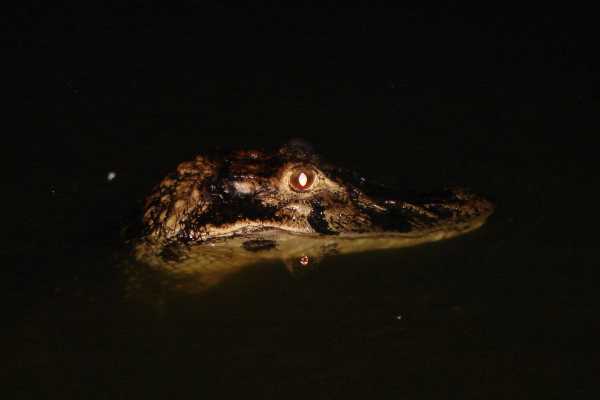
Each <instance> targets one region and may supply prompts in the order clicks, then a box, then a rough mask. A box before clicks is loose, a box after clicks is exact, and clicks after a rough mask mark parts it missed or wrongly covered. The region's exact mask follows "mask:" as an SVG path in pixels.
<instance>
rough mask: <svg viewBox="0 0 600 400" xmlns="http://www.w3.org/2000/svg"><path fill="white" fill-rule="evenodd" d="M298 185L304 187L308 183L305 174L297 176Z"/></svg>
mask: <svg viewBox="0 0 600 400" xmlns="http://www.w3.org/2000/svg"><path fill="white" fill-rule="evenodd" d="M298 183H299V184H300V186H302V187H305V186H306V184H307V183H308V176H306V174H305V173H304V172H301V173H300V175H299V176H298Z"/></svg>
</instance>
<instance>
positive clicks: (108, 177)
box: [106, 171, 117, 182]
mask: <svg viewBox="0 0 600 400" xmlns="http://www.w3.org/2000/svg"><path fill="white" fill-rule="evenodd" d="M116 177H117V173H116V172H114V171H110V172H109V173H108V175H106V180H107V181H109V182H110V181H112V180H113V179H115V178H116Z"/></svg>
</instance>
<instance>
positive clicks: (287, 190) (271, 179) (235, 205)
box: [138, 144, 493, 268]
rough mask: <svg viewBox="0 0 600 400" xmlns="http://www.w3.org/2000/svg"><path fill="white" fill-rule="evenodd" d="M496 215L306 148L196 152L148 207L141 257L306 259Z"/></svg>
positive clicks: (433, 236) (449, 231)
mask: <svg viewBox="0 0 600 400" xmlns="http://www.w3.org/2000/svg"><path fill="white" fill-rule="evenodd" d="M492 211H493V205H492V204H491V203H490V202H489V201H487V200H486V199H484V198H483V197H480V196H478V195H475V194H473V193H471V192H470V191H468V190H466V189H461V188H448V189H445V190H442V191H439V192H437V193H431V194H427V195H420V196H415V195H407V194H406V193H404V194H401V193H400V192H398V191H395V190H392V189H390V188H388V187H386V186H383V185H377V184H373V183H371V182H370V181H368V180H366V179H364V178H362V177H361V176H360V175H357V174H355V173H353V172H350V171H348V170H346V169H343V168H338V167H334V166H331V165H329V164H327V163H325V162H323V161H322V160H321V159H320V158H319V157H318V156H317V155H316V154H315V153H314V152H313V151H312V150H311V149H310V148H309V147H308V146H306V145H303V144H291V145H287V146H284V147H283V148H281V149H279V150H278V151H276V152H273V153H267V152H264V151H259V150H251V151H233V152H229V153H225V154H219V155H213V156H205V155H202V156H198V157H196V158H195V159H194V160H193V161H188V162H184V163H182V164H180V165H179V166H178V167H177V170H176V171H175V172H174V173H172V174H171V175H169V176H167V177H166V178H165V179H163V181H162V182H161V183H160V184H159V185H158V186H157V187H156V188H155V189H154V191H153V192H152V193H151V194H150V196H149V197H148V198H147V199H146V202H145V210H144V215H143V223H144V229H145V231H144V235H143V239H142V240H141V242H140V243H142V245H141V246H138V250H139V249H142V250H140V251H138V255H140V254H142V255H147V254H148V252H149V249H151V252H152V253H153V254H155V255H157V256H163V258H168V257H167V255H168V254H172V253H173V251H172V250H173V249H182V248H186V249H189V248H196V249H200V250H198V251H197V253H198V252H199V253H200V254H204V256H203V257H204V258H203V260H204V261H202V262H203V263H204V264H207V263H211V262H212V263H213V264H214V265H217V264H227V263H229V264H236V263H249V262H251V261H252V260H255V259H257V258H261V257H262V258H264V257H265V255H266V257H267V258H283V259H288V258H296V259H300V260H303V258H302V257H307V256H313V258H314V257H317V258H318V257H319V256H321V255H323V254H325V253H349V252H355V251H364V250H370V249H382V248H392V247H401V246H408V245H414V244H419V243H424V242H429V241H435V240H440V239H444V238H449V237H453V236H456V235H459V234H462V233H465V232H468V231H470V230H473V229H475V228H477V227H479V226H481V225H482V224H483V223H484V222H485V220H486V218H487V217H488V216H489V215H490V214H491V213H492ZM202 245H205V246H202ZM224 249H227V250H224ZM215 251H216V252H219V251H221V253H220V255H219V256H209V254H212V253H214V252H215ZM140 258H144V257H140ZM242 259H243V261H240V260H242ZM223 260H225V261H223ZM219 261H220V262H219ZM304 261H306V259H304ZM302 264H304V263H302ZM215 268H216V267H215Z"/></svg>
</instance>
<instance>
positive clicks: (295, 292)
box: [1, 42, 600, 399]
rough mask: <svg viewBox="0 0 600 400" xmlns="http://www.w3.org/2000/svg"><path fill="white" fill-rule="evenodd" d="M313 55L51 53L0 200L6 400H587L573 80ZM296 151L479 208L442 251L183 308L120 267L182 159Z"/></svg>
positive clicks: (592, 243)
mask: <svg viewBox="0 0 600 400" xmlns="http://www.w3.org/2000/svg"><path fill="white" fill-rule="evenodd" d="M515 43H517V42H515ZM519 43H521V42H519ZM180 46H184V45H180ZM363 46H364V44H363ZM164 47H166V46H165V45H164V44H163V50H164ZM62 49H63V50H64V48H62ZM121 50H122V52H126V46H123V48H122V49H121ZM66 53H67V51H66V50H64V52H63V53H60V54H63V55H64V54H66ZM119 54H121V53H119ZM320 54H321V55H322V56H323V58H322V59H321V60H322V64H319V65H320V66H319V67H318V66H316V65H315V64H313V63H311V62H309V61H300V60H299V61H298V63H291V64H294V65H293V66H291V67H290V68H289V70H286V71H287V72H281V64H276V65H273V64H270V63H268V62H264V63H262V64H260V66H261V68H258V67H257V65H255V64H252V66H251V67H248V68H247V69H245V70H244V71H245V73H241V74H236V73H233V72H232V70H231V68H232V67H231V64H232V63H231V61H232V60H230V59H228V60H227V63H226V64H227V68H226V69H225V70H224V71H219V72H216V71H214V70H211V73H210V74H209V73H208V72H207V71H204V73H205V74H201V73H197V71H196V70H194V68H192V67H190V66H187V67H186V68H182V69H181V71H180V70H178V69H177V68H175V67H173V66H172V65H170V64H169V63H167V62H166V61H162V64H160V65H159V66H157V65H153V64H152V63H151V62H150V61H148V60H146V61H140V62H139V65H137V64H135V63H129V64H127V63H126V62H124V63H123V64H122V65H120V66H119V67H115V66H113V65H112V64H110V63H109V62H108V61H105V62H106V64H101V65H95V66H94V67H92V68H91V69H89V70H85V69H81V68H80V67H79V65H78V64H77V62H81V63H83V61H81V60H79V59H78V58H76V57H72V58H69V60H70V61H69V62H67V61H64V60H63V61H55V60H54V61H53V59H52V58H51V57H50V58H45V59H46V60H47V61H48V62H49V63H51V64H52V65H53V67H50V69H51V72H46V73H43V75H42V76H41V77H40V76H35V74H31V75H29V76H30V78H31V79H32V80H33V82H35V83H36V85H38V86H37V89H35V90H30V91H28V92H27V91H26V93H25V95H24V97H23V99H21V100H19V101H22V104H23V105H26V106H27V110H28V111H27V112H24V113H23V114H22V115H23V118H22V121H23V122H22V124H21V125H20V129H18V130H17V131H16V132H15V136H16V137H17V142H18V144H19V145H20V146H19V148H18V150H16V151H8V152H7V154H6V158H7V159H8V161H12V162H13V163H14V165H19V166H18V167H17V168H16V171H17V172H16V173H15V174H14V175H10V176H9V177H7V178H6V183H5V188H4V189H5V191H3V197H4V199H3V201H5V202H6V203H7V205H6V206H5V207H4V209H5V210H9V212H8V213H5V215H4V224H5V227H8V230H7V233H8V234H7V235H6V236H7V237H6V238H5V239H4V243H5V246H4V247H3V250H2V252H3V259H4V261H5V275H6V276H5V277H4V278H3V280H4V281H5V282H6V283H8V288H7V289H6V291H5V293H6V294H7V298H8V300H6V305H7V306H8V311H7V313H6V314H5V328H4V329H3V341H2V342H3V345H4V346H3V347H5V349H4V350H3V352H2V354H3V357H2V358H3V361H2V368H1V370H2V371H3V372H2V376H3V377H4V379H5V382H8V385H3V387H4V388H3V391H5V393H8V396H7V397H6V398H11V399H12V398H57V399H58V398H60V399H67V398H86V399H95V398H98V399H100V398H111V399H112V398H148V397H151V398H167V397H174V398H182V397H198V398H201V397H202V396H221V397H224V398H230V397H233V396H234V395H235V396H236V397H239V396H243V397H250V398H271V397H277V398H296V397H298V398H300V397H302V398H307V397H308V396H310V398H371V397H384V396H389V395H394V396H395V397H396V398H398V397H399V398H428V399H429V398H431V399H434V398H436V399H437V398H488V399H489V398H511V399H513V398H589V396H590V394H591V392H592V390H593V378H594V376H593V367H596V368H597V367H598V357H597V354H598V345H597V333H598V331H597V327H598V323H597V318H598V307H597V306H598V299H597V298H596V297H597V294H596V293H597V290H596V287H597V282H598V280H597V278H598V273H597V269H596V267H595V266H596V265H597V260H596V258H597V257H596V256H597V250H596V249H597V243H596V242H597V239H596V238H597V224H596V223H595V219H597V218H596V217H595V214H596V208H597V207H595V205H594V204H595V195H592V193H594V190H595V187H596V186H597V182H596V178H595V176H594V173H593V169H592V161H593V159H594V158H595V157H596V153H597V151H596V150H595V148H596V147H595V146H594V143H597V140H596V141H595V142H594V141H591V142H590V141H587V139H584V137H586V135H588V134H590V133H593V132H597V131H598V130H597V128H598V122H597V121H596V118H594V114H595V115H597V111H598V106H599V105H600V103H599V99H598V97H597V96H595V95H594V92H593V89H592V88H591V86H589V83H590V82H589V80H587V78H586V77H585V76H581V75H579V76H577V79H575V75H571V74H566V75H561V76H562V79H561V80H557V79H554V80H553V78H556V77H557V75H556V74H557V73H559V72H557V71H559V70H560V68H558V67H556V65H555V64H552V65H553V66H551V67H549V68H550V69H549V70H547V71H543V70H540V71H539V72H540V73H539V74H531V75H528V77H524V76H520V78H519V80H514V79H512V78H510V77H506V76H493V77H487V78H486V77H483V76H480V77H476V78H474V77H472V76H470V75H469V74H468V73H465V74H464V75H460V79H458V77H457V79H456V80H454V79H452V78H446V80H445V81H444V82H443V83H433V82H432V81H431V80H430V79H429V78H428V77H429V75H427V74H426V73H423V75H414V70H411V71H412V72H413V74H412V75H411V74H409V73H408V72H406V71H404V72H405V73H406V74H404V73H403V72H402V71H401V70H398V71H392V69H391V68H387V69H386V68H385V67H381V68H379V67H377V66H373V65H371V66H369V67H368V68H367V69H364V68H363V67H365V65H366V64H367V63H366V62H363V63H361V61H360V60H355V61H356V62H357V63H358V64H357V65H355V66H351V67H349V68H343V67H345V66H347V65H346V64H345V62H346V61H349V60H350V58H348V57H347V56H338V57H337V58H336V57H334V56H332V57H330V58H326V57H325V55H327V54H328V53H327V52H326V51H323V52H322V53H320ZM274 59H275V58H274ZM290 59H291V58H290ZM290 59H288V60H287V61H290ZM277 60H278V62H280V63H281V62H283V61H281V60H279V59H277ZM327 60H329V61H327ZM71 61H73V62H71ZM180 61H181V60H180ZM292 61H293V60H292ZM425 61H427V60H425ZM429 61H431V60H429ZM212 62H213V63H215V61H214V60H213V61H212ZM240 62H241V61H240ZM413 62H415V63H417V62H416V61H413ZM53 63H54V64H53ZM57 63H58V64H57ZM466 64H468V63H466ZM28 65H31V64H28ZM56 65H58V66H60V68H58V67H56ZM85 65H87V64H85ZM215 65H219V63H216V64H215ZM381 65H384V63H382V64H381ZM398 65H401V63H400V62H398ZM415 65H416V64H415ZM428 65H430V66H431V65H432V64H431V63H428ZM457 65H458V64H457ZM457 65H452V66H450V67H449V68H453V67H457ZM519 65H520V66H523V67H524V68H526V67H527V68H530V69H531V70H527V69H525V70H526V71H529V72H532V71H533V70H534V68H532V67H531V64H527V63H525V62H524V63H522V64H519ZM537 65H538V66H542V65H545V64H544V63H542V62H541V61H540V62H539V63H538V64H537ZM162 67H165V68H166V72H165V71H163V70H162V69H161V68H162ZM507 68H508V67H507ZM510 68H513V70H512V72H513V73H514V72H515V71H516V70H518V69H519V66H512V67H510ZM552 68H554V69H552ZM275 70H277V71H278V72H277V73H274V72H273V71H275ZM82 71H88V72H87V74H86V73H85V72H82ZM89 71H91V72H89ZM248 71H252V73H250V72H248ZM446 72H448V70H446ZM500 75H501V74H500ZM157 77H159V78H157ZM571 77H572V78H573V79H571ZM471 78H472V79H471ZM550 82H552V84H550ZM298 137H300V138H304V139H306V140H308V141H310V142H312V143H313V144H314V146H315V147H316V148H317V150H319V151H320V153H322V154H323V155H324V156H325V157H326V158H328V159H329V160H332V161H335V162H338V163H340V164H343V165H345V166H350V167H352V168H355V169H356V170H359V171H364V172H365V173H366V174H367V175H371V176H376V177H380V178H382V179H386V180H388V181H392V182H395V183H396V184H398V185H405V186H409V187H411V188H415V189H422V190H427V189H435V188H439V187H441V186H444V185H449V184H460V185H465V186H469V187H471V188H473V189H474V190H475V191H477V192H480V193H482V194H486V195H488V196H490V197H491V198H492V199H494V200H495V202H496V203H497V212H496V213H495V214H494V215H493V216H492V218H491V219H490V220H489V221H488V223H487V224H486V225H485V226H484V227H483V228H481V229H480V230H478V231H476V232H473V233H472V234H469V235H467V236H464V237H460V238H457V239H452V240H449V241H445V242H440V243H435V244H430V245H424V246H419V247H414V248H408V249H400V250H395V251H384V252H374V253H364V254H357V255H351V256H341V257H337V258H329V259H326V260H325V261H324V262H323V263H321V264H319V265H317V266H315V268H314V270H312V271H311V272H310V273H307V274H306V275H305V276H302V277H300V278H298V277H292V276H290V275H289V274H288V273H287V271H286V269H285V267H284V266H283V264H277V263H274V264H268V265H255V266H251V267H248V268H246V269H244V270H243V271H241V272H240V273H238V274H235V275H234V276H232V277H231V278H230V279H228V280H226V281H225V282H223V283H222V284H221V285H219V286H216V287H214V288H211V289H210V290H208V291H204V292H202V293H183V292H180V291H178V290H177V288H176V287H173V286H171V285H170V284H169V283H168V282H166V281H163V280H161V278H160V277H157V276H154V275H153V274H152V273H151V272H150V271H145V270H144V269H143V268H140V267H139V266H133V265H132V264H131V263H130V261H129V260H128V258H127V256H126V254H127V248H126V246H124V245H123V240H122V238H121V236H120V230H121V229H122V228H123V227H124V226H126V225H127V224H129V223H131V221H132V218H135V217H136V216H137V215H138V214H137V213H139V210H140V209H141V200H142V199H143V198H144V196H145V195H146V194H147V193H148V191H149V190H150V189H151V187H152V186H153V185H154V184H155V183H156V182H158V181H159V180H160V179H161V178H162V176H163V175H164V174H166V173H167V172H169V171H171V170H172V169H173V168H174V167H175V166H176V165H177V163H178V162H180V161H183V160H186V159H189V158H191V157H193V156H194V155H195V154H197V153H199V152H202V151H203V150H204V149H205V148H209V147H212V146H229V145H235V146H242V147H243V146H248V147H260V146H272V145H274V146H277V145H280V144H282V143H285V142H286V141H287V140H289V139H291V138H298ZM23 149H26V150H23ZM23 155H25V157H23ZM13 171H15V169H13ZM111 171H114V172H115V173H116V177H115V179H114V180H112V181H108V180H107V174H108V173H109V172H111ZM11 193H20V194H22V196H18V197H13V196H11ZM132 269H133V271H134V272H133V273H132ZM596 372H597V370H596Z"/></svg>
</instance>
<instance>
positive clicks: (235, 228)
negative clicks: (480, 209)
mask: <svg viewBox="0 0 600 400" xmlns="http://www.w3.org/2000/svg"><path fill="white" fill-rule="evenodd" d="M490 215H491V213H489V214H482V215H479V216H476V217H473V218H472V219H469V220H466V221H461V222H459V223H454V224H440V225H436V226H432V227H429V228H424V229H417V230H414V231H410V232H399V231H393V230H388V231H386V230H381V231H375V230H374V231H368V232H340V233H338V234H335V235H326V236H327V237H328V238H330V239H331V238H340V239H353V238H365V239H377V238H382V239H384V238H393V237H398V238H415V239H416V238H423V237H429V236H432V235H436V234H448V235H452V236H454V235H458V234H461V233H466V232H470V231H472V230H475V229H477V228H479V227H480V226H482V225H483V224H484V223H485V221H486V220H487V218H488V217H489V216H490ZM209 230H211V231H213V233H211V234H209V235H207V236H206V237H205V239H206V240H208V239H213V238H228V237H239V236H244V235H252V234H256V233H260V232H266V231H274V232H280V233H286V234H291V235H298V236H305V237H306V236H310V237H321V236H324V235H322V234H320V233H318V232H314V231H312V230H310V229H308V228H295V227H290V226H285V225H281V224H277V223H273V222H267V223H262V222H256V221H241V222H238V223H236V224H234V225H232V226H227V227H223V226H211V227H210V229H209Z"/></svg>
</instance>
